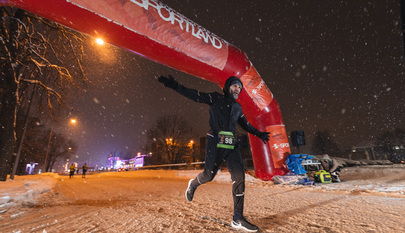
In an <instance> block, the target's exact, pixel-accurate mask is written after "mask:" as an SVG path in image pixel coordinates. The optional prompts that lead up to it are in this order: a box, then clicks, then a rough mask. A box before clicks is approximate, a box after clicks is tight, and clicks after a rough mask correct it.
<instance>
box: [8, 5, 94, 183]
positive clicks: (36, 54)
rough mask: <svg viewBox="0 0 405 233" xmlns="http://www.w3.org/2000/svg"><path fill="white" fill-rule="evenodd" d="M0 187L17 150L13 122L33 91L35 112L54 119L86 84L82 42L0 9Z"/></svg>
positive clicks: (25, 15)
mask: <svg viewBox="0 0 405 233" xmlns="http://www.w3.org/2000/svg"><path fill="white" fill-rule="evenodd" d="M0 17H1V21H0V100H1V102H0V181H5V180H6V179H7V174H8V173H9V172H10V167H11V165H12V163H13V162H14V161H13V153H14V152H15V147H16V136H17V135H16V130H15V129H16V116H17V112H18V111H19V109H21V106H23V105H24V104H27V102H28V101H29V99H30V98H28V97H29V96H30V94H31V92H32V91H33V89H34V88H33V86H35V85H36V93H35V97H34V101H36V102H37V103H41V102H42V103H44V102H45V103H46V105H45V106H47V107H46V109H47V110H49V111H45V110H46V109H45V108H43V109H42V108H40V107H39V105H36V110H37V111H38V112H46V113H48V114H49V115H56V113H58V111H59V110H60V108H61V107H62V106H64V105H65V103H66V100H67V98H68V93H69V92H70V91H72V90H73V87H79V86H81V85H82V84H83V83H86V82H87V80H86V78H85V75H84V72H83V69H82V61H83V60H82V56H83V49H82V48H83V47H82V42H83V39H84V36H83V35H81V34H79V33H76V32H74V31H71V30H68V29H66V28H64V27H62V26H60V25H58V24H56V23H53V22H50V21H48V20H45V19H43V18H41V17H38V16H35V15H32V14H30V13H28V12H26V11H24V10H21V9H17V8H12V7H0Z"/></svg>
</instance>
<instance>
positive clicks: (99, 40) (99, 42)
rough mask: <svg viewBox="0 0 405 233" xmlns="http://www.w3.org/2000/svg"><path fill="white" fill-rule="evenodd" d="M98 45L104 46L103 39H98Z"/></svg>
mask: <svg viewBox="0 0 405 233" xmlns="http://www.w3.org/2000/svg"><path fill="white" fill-rule="evenodd" d="M96 43H97V44H99V45H103V44H104V40H103V39H101V38H97V39H96Z"/></svg>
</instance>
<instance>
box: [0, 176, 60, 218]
mask: <svg viewBox="0 0 405 233" xmlns="http://www.w3.org/2000/svg"><path fill="white" fill-rule="evenodd" d="M57 178H58V175H57V174H54V173H43V174H38V175H29V176H15V177H14V180H12V179H7V181H5V182H0V211H1V209H2V208H3V207H8V206H11V205H13V204H14V203H16V202H18V203H34V202H35V199H36V198H37V197H39V196H40V195H41V194H43V193H47V192H49V191H51V190H52V188H53V187H54V185H55V184H56V180H57Z"/></svg>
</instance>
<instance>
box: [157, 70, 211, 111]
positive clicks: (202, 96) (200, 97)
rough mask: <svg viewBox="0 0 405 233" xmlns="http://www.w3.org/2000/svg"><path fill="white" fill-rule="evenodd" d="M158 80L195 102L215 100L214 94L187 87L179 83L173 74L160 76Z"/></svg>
mask: <svg viewBox="0 0 405 233" xmlns="http://www.w3.org/2000/svg"><path fill="white" fill-rule="evenodd" d="M158 81H159V82H161V83H163V84H164V85H165V87H168V88H171V89H173V90H175V91H177V92H178V93H180V94H181V95H183V96H185V97H186V98H188V99H191V100H193V101H195V102H198V103H206V104H211V103H212V102H213V96H212V94H208V93H203V92H199V91H197V90H194V89H191V88H187V87H185V86H183V85H181V84H180V83H178V82H177V81H176V80H175V79H174V78H173V77H172V76H171V75H168V77H166V76H160V77H159V78H158Z"/></svg>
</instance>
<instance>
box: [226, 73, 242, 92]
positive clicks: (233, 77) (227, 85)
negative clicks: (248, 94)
mask: <svg viewBox="0 0 405 233" xmlns="http://www.w3.org/2000/svg"><path fill="white" fill-rule="evenodd" d="M234 80H238V81H239V82H240V83H241V84H242V89H241V90H240V92H241V93H242V91H243V83H242V81H241V80H240V79H239V78H238V77H235V76H231V77H229V78H228V79H227V80H226V82H225V85H224V88H223V89H222V91H223V92H224V94H225V96H229V95H230V94H229V87H230V86H231V83H232V82H233V81H234Z"/></svg>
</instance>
